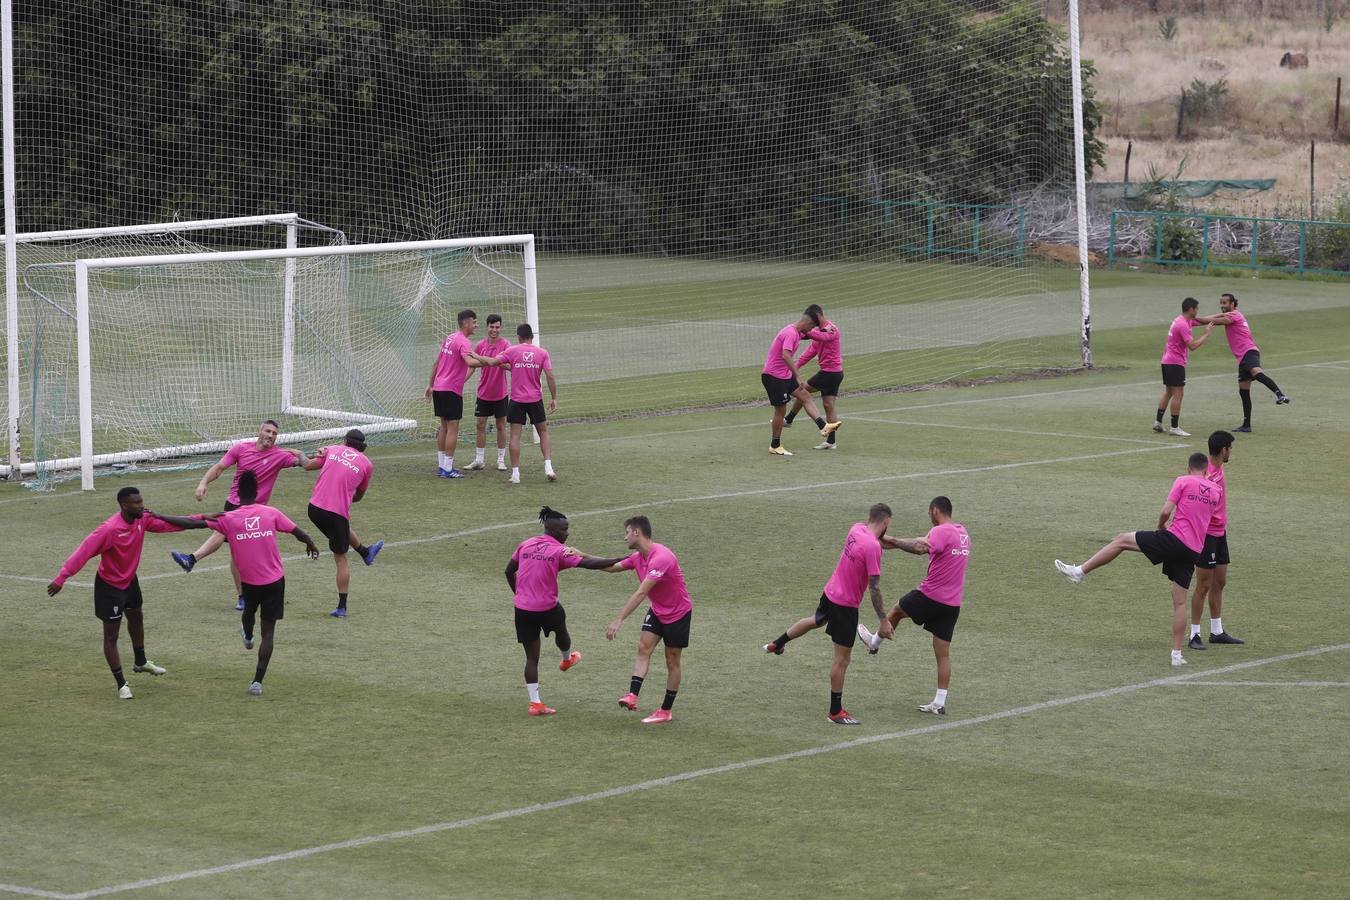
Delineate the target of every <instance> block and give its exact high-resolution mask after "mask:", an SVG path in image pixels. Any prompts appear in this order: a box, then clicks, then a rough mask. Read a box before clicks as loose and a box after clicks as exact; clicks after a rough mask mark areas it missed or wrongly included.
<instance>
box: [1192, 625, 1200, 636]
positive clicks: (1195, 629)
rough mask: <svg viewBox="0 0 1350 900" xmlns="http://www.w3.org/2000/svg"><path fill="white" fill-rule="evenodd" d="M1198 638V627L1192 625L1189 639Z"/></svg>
mask: <svg viewBox="0 0 1350 900" xmlns="http://www.w3.org/2000/svg"><path fill="white" fill-rule="evenodd" d="M1199 636H1200V626H1199V625H1192V626H1191V637H1199Z"/></svg>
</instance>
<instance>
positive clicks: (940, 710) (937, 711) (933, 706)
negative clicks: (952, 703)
mask: <svg viewBox="0 0 1350 900" xmlns="http://www.w3.org/2000/svg"><path fill="white" fill-rule="evenodd" d="M919 712H926V713H932V714H933V715H935V716H945V715H946V714H947V707H945V706H941V705H939V704H938V702H937V701H936V700H934V701H933V702H932V703H925V704H924V705H923V706H920V707H919Z"/></svg>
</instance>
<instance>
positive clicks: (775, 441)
mask: <svg viewBox="0 0 1350 900" xmlns="http://www.w3.org/2000/svg"><path fill="white" fill-rule="evenodd" d="M778 444H779V440H778V438H774V439H773V443H772V444H770V445H769V446H770V447H777V446H778Z"/></svg>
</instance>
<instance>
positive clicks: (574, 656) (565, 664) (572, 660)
mask: <svg viewBox="0 0 1350 900" xmlns="http://www.w3.org/2000/svg"><path fill="white" fill-rule="evenodd" d="M579 662H581V654H580V653H579V652H578V651H576V650H573V651H572V652H571V653H569V654H567V658H566V659H564V660H563V661H562V662H560V663H558V668H559V669H562V670H563V671H564V672H566V671H567V670H568V669H570V668H572V667H573V666H575V665H576V664H577V663H579Z"/></svg>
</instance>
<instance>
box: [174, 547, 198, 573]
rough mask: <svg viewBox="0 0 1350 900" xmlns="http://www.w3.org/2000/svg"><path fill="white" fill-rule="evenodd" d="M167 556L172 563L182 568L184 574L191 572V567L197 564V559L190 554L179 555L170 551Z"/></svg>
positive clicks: (175, 551)
mask: <svg viewBox="0 0 1350 900" xmlns="http://www.w3.org/2000/svg"><path fill="white" fill-rule="evenodd" d="M169 555H170V556H172V557H173V561H174V562H176V563H178V564H179V565H180V566H182V567H183V571H184V572H191V571H192V567H193V566H195V565H196V564H197V558H196V557H195V556H193V555H192V554H191V553H179V552H178V551H177V550H170V551H169Z"/></svg>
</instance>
